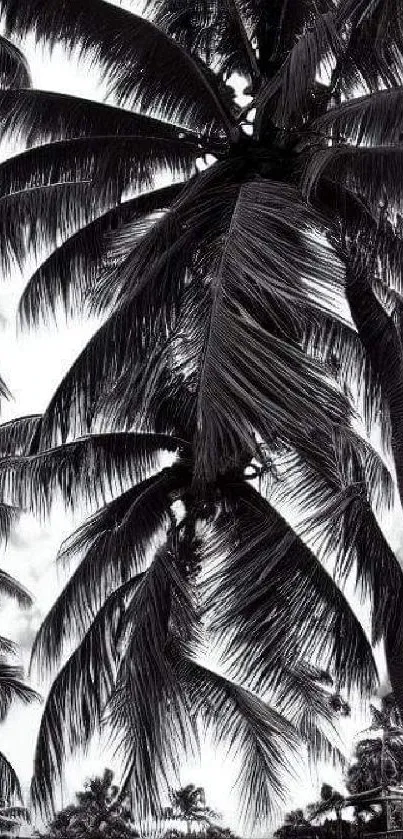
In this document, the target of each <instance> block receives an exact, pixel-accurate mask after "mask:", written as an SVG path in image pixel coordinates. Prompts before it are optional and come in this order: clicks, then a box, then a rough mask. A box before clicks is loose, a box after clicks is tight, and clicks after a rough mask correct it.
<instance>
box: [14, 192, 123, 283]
mask: <svg viewBox="0 0 403 839" xmlns="http://www.w3.org/2000/svg"><path fill="white" fill-rule="evenodd" d="M105 206H107V207H108V206H110V200H109V199H108V196H104V198H102V199H100V197H99V196H97V195H96V192H95V190H93V188H92V185H91V183H90V181H89V180H87V181H68V182H66V183H52V184H45V185H40V186H30V187H28V188H25V187H24V188H23V189H22V190H19V191H16V192H11V193H10V194H8V195H3V196H1V197H0V235H1V240H2V243H3V247H2V250H1V256H0V260H1V265H2V267H3V270H4V271H10V270H11V269H12V268H14V266H15V264H17V265H18V266H19V267H20V268H21V267H22V266H23V265H24V262H25V259H26V258H27V256H28V255H31V256H32V255H33V256H34V257H36V256H38V254H39V255H41V254H42V249H43V247H46V246H49V245H50V246H51V247H56V245H58V244H59V243H60V241H61V239H62V238H65V237H66V236H70V235H71V234H72V233H73V232H74V231H75V230H77V228H79V227H81V225H83V224H87V222H89V221H90V220H91V219H93V218H94V216H95V215H97V214H99V212H100V211H101V210H102V209H104V207H105Z"/></svg>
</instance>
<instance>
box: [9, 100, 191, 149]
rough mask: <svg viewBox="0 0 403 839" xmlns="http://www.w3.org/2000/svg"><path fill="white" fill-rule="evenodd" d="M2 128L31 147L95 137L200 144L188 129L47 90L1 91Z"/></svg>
mask: <svg viewBox="0 0 403 839" xmlns="http://www.w3.org/2000/svg"><path fill="white" fill-rule="evenodd" d="M0 126H1V128H2V129H3V131H6V132H7V134H9V135H10V136H11V137H13V139H14V140H16V141H18V142H19V143H24V144H25V145H27V146H28V147H29V146H36V145H38V144H39V143H50V142H56V141H58V140H72V139H76V138H78V137H85V136H86V137H91V136H94V135H95V136H96V135H100V136H102V137H104V136H106V135H107V136H115V135H116V136H118V135H128V136H131V137H133V136H139V137H141V136H142V135H146V136H147V137H159V138H161V139H162V138H163V137H165V138H166V139H170V138H172V139H176V140H178V139H181V140H186V139H189V140H190V141H192V142H195V143H198V141H199V140H198V137H196V136H195V135H192V134H191V133H190V132H189V131H187V130H186V129H185V128H177V127H176V126H175V125H171V124H169V123H164V122H161V120H159V119H152V117H149V116H145V115H144V114H138V113H133V111H127V110H124V109H123V108H116V107H113V106H112V105H106V104H103V103H100V102H96V101H93V100H91V99H82V98H80V97H79V96H71V95H69V94H67V93H54V92H53V91H48V90H6V91H0Z"/></svg>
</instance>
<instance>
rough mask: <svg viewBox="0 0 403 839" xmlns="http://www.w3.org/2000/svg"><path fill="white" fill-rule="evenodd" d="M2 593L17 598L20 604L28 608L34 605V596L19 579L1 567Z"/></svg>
mask: <svg viewBox="0 0 403 839" xmlns="http://www.w3.org/2000/svg"><path fill="white" fill-rule="evenodd" d="M0 594H1V595H5V596H6V597H9V598H11V599H12V600H15V601H16V602H17V603H18V605H19V606H21V607H22V608H25V609H28V608H29V607H30V606H32V597H31V595H30V593H29V592H28V591H27V589H26V588H24V586H23V585H21V583H19V582H18V580H15V579H14V577H11V576H10V574H7V572H6V571H3V570H2V569H0Z"/></svg>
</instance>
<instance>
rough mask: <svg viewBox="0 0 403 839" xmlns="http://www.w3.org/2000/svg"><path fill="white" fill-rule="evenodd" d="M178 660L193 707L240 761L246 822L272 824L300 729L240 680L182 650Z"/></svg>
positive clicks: (211, 730)
mask: <svg viewBox="0 0 403 839" xmlns="http://www.w3.org/2000/svg"><path fill="white" fill-rule="evenodd" d="M175 658H179V661H175ZM175 658H174V666H175V667H176V668H177V669H178V671H179V681H180V684H181V685H183V688H184V690H185V693H187V694H188V696H189V705H190V708H191V709H192V710H194V712H196V713H197V714H199V715H201V716H202V718H203V719H204V720H205V723H206V724H207V726H208V728H209V729H210V732H211V733H212V735H213V737H214V739H215V741H216V742H217V744H218V746H224V747H225V748H226V749H227V751H228V753H229V756H231V757H234V755H239V757H240V761H241V768H240V771H239V774H238V777H237V780H236V785H237V787H238V789H239V796H240V803H241V815H242V817H243V819H244V822H245V823H246V824H247V825H248V826H249V827H256V825H257V824H262V823H264V822H267V819H268V818H271V817H272V816H273V813H275V812H276V806H277V805H278V801H279V800H280V801H281V800H283V795H284V790H283V780H284V770H285V769H286V768H287V765H288V763H289V760H290V751H291V749H292V748H293V747H295V746H296V743H297V734H296V731H295V729H294V728H293V726H292V725H291V724H290V723H289V722H288V720H286V718H285V717H284V716H282V715H281V714H279V713H278V712H277V711H275V710H274V709H273V708H272V707H270V706H269V705H268V704H266V703H264V702H262V700H261V699H259V698H258V697H257V696H256V695H255V694H253V693H251V692H250V691H248V690H246V689H245V688H243V687H241V686H240V685H238V684H236V683H235V682H233V681H230V680H229V679H226V678H225V677H223V676H221V675H219V674H218V673H214V672H213V671H212V670H209V669H208V668H206V667H203V666H201V665H200V664H198V663H197V662H196V661H194V660H192V659H191V658H189V657H188V656H186V655H183V654H182V656H180V653H178V651H175Z"/></svg>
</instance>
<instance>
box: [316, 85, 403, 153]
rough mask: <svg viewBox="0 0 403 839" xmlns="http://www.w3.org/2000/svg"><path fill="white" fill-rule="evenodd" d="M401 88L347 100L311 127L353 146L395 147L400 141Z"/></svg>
mask: <svg viewBox="0 0 403 839" xmlns="http://www.w3.org/2000/svg"><path fill="white" fill-rule="evenodd" d="M402 104H403V88H397V89H396V88H394V89H392V90H379V91H377V92H376V93H371V94H369V95H367V96H360V97H356V98H354V99H349V100H348V101H346V102H343V103H342V104H341V105H339V106H338V107H335V108H331V109H330V110H329V111H327V113H326V114H324V115H323V116H321V117H320V118H319V119H318V120H316V121H315V123H314V124H313V130H314V131H315V130H317V131H323V132H324V133H325V134H327V135H328V136H329V137H331V136H332V132H335V133H336V135H337V136H339V137H340V138H342V139H343V140H345V141H346V142H350V143H354V144H355V145H357V146H360V145H362V146H382V145H398V144H399V143H400V142H401V140H402V129H401V111H402Z"/></svg>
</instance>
